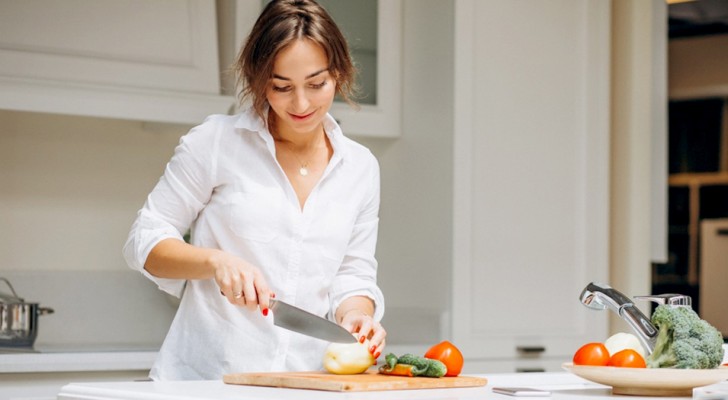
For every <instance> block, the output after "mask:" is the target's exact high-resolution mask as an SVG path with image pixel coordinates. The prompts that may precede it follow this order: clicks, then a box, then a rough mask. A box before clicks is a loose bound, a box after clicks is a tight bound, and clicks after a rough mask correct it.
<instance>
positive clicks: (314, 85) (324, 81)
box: [311, 80, 326, 89]
mask: <svg viewBox="0 0 728 400" xmlns="http://www.w3.org/2000/svg"><path fill="white" fill-rule="evenodd" d="M324 86H326V80H323V81H321V83H312V84H311V87H312V88H314V89H321V88H322V87H324Z"/></svg>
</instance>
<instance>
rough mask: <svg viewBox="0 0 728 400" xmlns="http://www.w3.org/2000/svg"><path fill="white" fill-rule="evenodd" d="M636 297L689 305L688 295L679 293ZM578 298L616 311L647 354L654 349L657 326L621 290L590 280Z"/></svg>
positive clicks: (591, 306)
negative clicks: (635, 335)
mask: <svg viewBox="0 0 728 400" xmlns="http://www.w3.org/2000/svg"><path fill="white" fill-rule="evenodd" d="M635 298H636V299H640V300H650V301H654V302H656V303H658V304H668V305H671V306H676V307H677V306H684V307H690V306H691V299H690V296H685V295H681V294H662V295H657V296H635ZM579 300H581V303H582V304H584V305H585V306H587V307H589V308H591V309H595V310H604V309H607V308H608V309H610V310H612V311H614V312H615V313H617V315H619V316H620V317H621V318H622V319H623V320H625V321H626V322H627V324H628V325H629V326H630V328H632V330H633V331H634V332H635V334H637V337H638V338H639V339H640V342H641V343H642V345H643V346H644V347H645V350H646V352H647V354H652V352H653V351H654V350H655V341H656V340H657V328H655V326H654V325H653V324H652V322H651V321H650V319H649V318H647V316H645V314H643V313H642V311H640V310H639V308H637V307H636V306H635V305H634V302H633V301H632V300H631V299H630V298H629V297H627V296H625V295H624V294H622V293H621V292H619V291H618V290H616V289H613V288H612V287H611V286H609V285H605V284H603V283H596V282H592V283H590V284H588V285H587V286H586V287H585V288H584V290H583V291H582V292H581V295H580V296H579Z"/></svg>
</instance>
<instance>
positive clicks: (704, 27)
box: [668, 0, 728, 39]
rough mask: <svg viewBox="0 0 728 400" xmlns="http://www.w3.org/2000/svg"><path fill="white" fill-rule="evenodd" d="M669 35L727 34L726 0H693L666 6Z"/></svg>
mask: <svg viewBox="0 0 728 400" xmlns="http://www.w3.org/2000/svg"><path fill="white" fill-rule="evenodd" d="M668 30H669V37H670V38H671V39H672V38H678V37H688V36H706V35H718V34H728V0H695V1H685V2H676V3H672V4H670V5H669V6H668Z"/></svg>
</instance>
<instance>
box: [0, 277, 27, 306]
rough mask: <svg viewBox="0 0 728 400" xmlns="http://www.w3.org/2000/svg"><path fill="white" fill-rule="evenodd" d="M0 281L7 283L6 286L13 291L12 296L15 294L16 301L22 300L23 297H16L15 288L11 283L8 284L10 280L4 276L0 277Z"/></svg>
mask: <svg viewBox="0 0 728 400" xmlns="http://www.w3.org/2000/svg"><path fill="white" fill-rule="evenodd" d="M0 281H3V282H5V283H6V284H7V285H8V287H9V288H10V291H11V292H13V296H15V298H16V299H17V300H18V301H20V302H21V303H22V302H23V299H21V298H20V297H18V294H17V293H16V292H15V289H14V288H13V285H11V284H10V281H9V280H7V279H6V278H2V277H0Z"/></svg>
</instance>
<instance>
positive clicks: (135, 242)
mask: <svg viewBox="0 0 728 400" xmlns="http://www.w3.org/2000/svg"><path fill="white" fill-rule="evenodd" d="M216 137H217V135H215V129H214V122H213V121H211V120H210V119H208V120H206V121H205V122H203V123H202V124H201V125H200V126H197V127H195V128H193V129H192V130H191V131H190V132H189V133H188V134H187V135H185V136H183V137H182V138H181V139H180V142H179V145H178V146H177V147H176V148H175V152H174V155H173V156H172V158H171V160H170V161H169V163H167V166H166V168H165V171H164V175H163V176H162V177H161V178H160V180H159V182H158V183H157V185H156V186H155V187H154V189H153V190H152V192H151V193H150V194H149V196H148V197H147V200H146V202H145V203H144V206H143V207H142V209H141V210H139V212H138V213H137V218H136V220H135V221H134V223H133V224H132V227H131V231H130V232H129V237H128V238H127V241H126V243H125V245H124V249H123V255H124V259H125V260H126V262H127V264H128V265H129V267H130V268H132V269H134V270H137V271H139V272H141V273H142V274H144V275H145V276H146V277H148V278H149V279H151V280H152V281H154V282H155V283H156V284H157V286H158V287H159V288H160V289H161V290H163V291H165V292H167V293H170V294H172V295H174V296H177V297H179V296H180V295H181V294H182V289H183V288H184V284H185V280H183V279H166V278H159V277H156V276H153V275H151V274H150V273H149V272H147V270H146V269H144V264H145V263H146V260H147V257H148V256H149V253H150V252H151V251H152V249H153V248H154V246H156V245H157V244H158V243H159V242H160V241H162V240H164V239H169V238H174V239H179V240H182V239H183V235H184V234H185V233H186V232H187V231H188V230H189V228H190V226H191V224H192V222H193V221H194V220H195V219H196V218H197V215H198V213H199V212H200V210H201V209H202V208H203V207H204V205H205V204H206V203H207V201H209V198H210V195H211V193H212V189H213V187H214V176H215V169H216V165H215V159H216V158H215V149H216V148H217V143H216Z"/></svg>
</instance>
